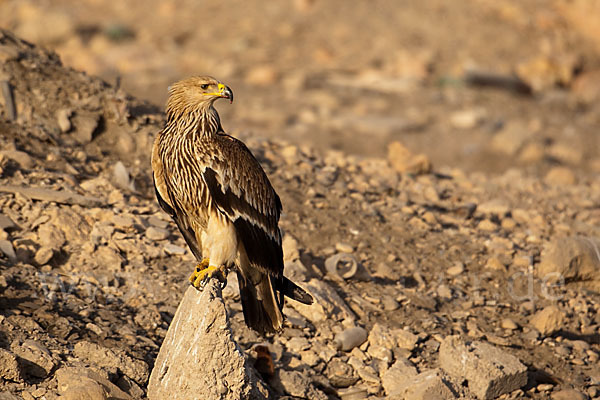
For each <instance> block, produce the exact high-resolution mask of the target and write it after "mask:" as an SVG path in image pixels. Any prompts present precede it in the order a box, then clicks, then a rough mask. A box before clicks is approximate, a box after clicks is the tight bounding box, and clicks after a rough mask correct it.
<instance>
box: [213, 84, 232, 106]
mask: <svg viewBox="0 0 600 400" xmlns="http://www.w3.org/2000/svg"><path fill="white" fill-rule="evenodd" d="M217 87H218V88H219V97H222V98H224V99H229V103H233V92H232V91H231V89H229V88H228V87H227V86H225V85H223V84H222V83H219V85H218V86H217Z"/></svg>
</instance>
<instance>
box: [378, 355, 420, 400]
mask: <svg viewBox="0 0 600 400" xmlns="http://www.w3.org/2000/svg"><path fill="white" fill-rule="evenodd" d="M417 375H418V372H417V369H416V368H415V366H414V365H413V364H412V363H411V362H410V361H408V360H407V359H405V358H399V359H397V360H396V361H395V362H394V363H393V364H392V365H391V366H390V367H389V368H388V369H387V370H386V371H385V372H384V373H383V374H381V385H382V386H383V389H384V390H385V393H387V395H388V396H391V395H392V394H394V393H397V392H398V391H399V390H400V388H401V387H402V386H403V385H404V384H405V383H406V382H407V381H409V380H412V379H413V378H414V377H415V376H417Z"/></svg>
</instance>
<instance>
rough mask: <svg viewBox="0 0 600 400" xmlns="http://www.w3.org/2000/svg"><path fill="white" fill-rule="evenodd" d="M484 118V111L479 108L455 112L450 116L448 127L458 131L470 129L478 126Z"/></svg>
mask: <svg viewBox="0 0 600 400" xmlns="http://www.w3.org/2000/svg"><path fill="white" fill-rule="evenodd" d="M485 116H486V112H485V110H483V109H480V108H475V109H470V110H461V111H455V112H453V113H452V114H450V125H452V126H453V127H455V128H458V129H472V128H475V127H476V126H477V125H479V124H480V123H481V121H483V119H484V118H485Z"/></svg>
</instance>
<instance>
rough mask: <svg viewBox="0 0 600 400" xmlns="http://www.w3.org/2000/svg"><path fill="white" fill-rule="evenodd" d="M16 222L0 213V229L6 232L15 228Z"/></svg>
mask: <svg viewBox="0 0 600 400" xmlns="http://www.w3.org/2000/svg"><path fill="white" fill-rule="evenodd" d="M17 228H18V226H17V224H15V223H14V221H13V220H12V219H10V217H9V216H7V215H4V214H0V229H1V230H3V231H6V232H9V231H12V230H15V229H17Z"/></svg>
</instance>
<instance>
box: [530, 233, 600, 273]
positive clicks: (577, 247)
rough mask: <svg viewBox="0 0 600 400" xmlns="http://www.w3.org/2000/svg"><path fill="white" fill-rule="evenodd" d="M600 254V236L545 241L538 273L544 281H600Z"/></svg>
mask: <svg viewBox="0 0 600 400" xmlns="http://www.w3.org/2000/svg"><path fill="white" fill-rule="evenodd" d="M599 254H600V239H596V238H590V237H560V238H557V239H554V240H553V241H551V242H548V243H546V245H545V246H544V248H543V250H542V256H541V261H540V264H539V266H538V267H537V269H536V271H535V273H536V275H537V277H538V278H540V279H542V280H544V281H545V282H555V281H560V280H565V281H587V282H590V283H594V282H599V281H600V274H599V272H600V256H599ZM597 284H598V283H597Z"/></svg>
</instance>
